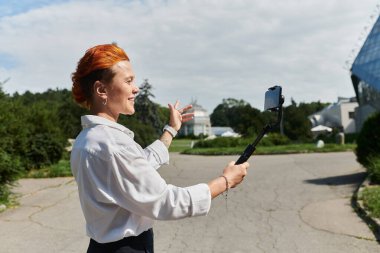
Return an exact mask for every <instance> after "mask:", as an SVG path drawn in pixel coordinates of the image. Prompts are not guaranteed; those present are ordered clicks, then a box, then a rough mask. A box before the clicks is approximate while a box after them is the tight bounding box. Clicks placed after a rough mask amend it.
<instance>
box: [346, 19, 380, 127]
mask: <svg viewBox="0 0 380 253" xmlns="http://www.w3.org/2000/svg"><path fill="white" fill-rule="evenodd" d="M351 80H352V84H353V85H354V89H355V93H356V98H357V101H358V103H359V107H358V108H357V109H356V110H355V117H356V125H357V128H358V129H361V126H362V125H363V123H364V121H365V120H366V118H367V117H368V116H369V115H370V114H372V113H373V112H375V111H380V16H379V17H378V19H377V20H376V23H375V24H374V26H373V27H372V30H371V32H370V33H369V35H368V37H367V39H366V40H365V42H364V44H363V46H362V48H361V49H360V51H359V53H358V55H357V56H356V59H355V60H354V62H353V64H352V67H351Z"/></svg>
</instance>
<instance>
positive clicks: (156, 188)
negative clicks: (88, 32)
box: [71, 44, 248, 253]
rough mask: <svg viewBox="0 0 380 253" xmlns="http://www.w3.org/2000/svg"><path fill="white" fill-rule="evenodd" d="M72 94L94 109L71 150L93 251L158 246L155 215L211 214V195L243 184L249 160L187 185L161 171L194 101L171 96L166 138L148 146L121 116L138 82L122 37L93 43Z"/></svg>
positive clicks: (129, 111) (130, 111)
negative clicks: (173, 182) (143, 145)
mask: <svg viewBox="0 0 380 253" xmlns="http://www.w3.org/2000/svg"><path fill="white" fill-rule="evenodd" d="M72 81H73V87H72V92H73V97H74V99H75V100H76V102H78V103H79V104H80V105H83V106H85V107H87V108H88V109H89V110H90V115H86V116H82V118H81V121H82V126H83V130H82V131H81V133H80V134H79V135H78V137H77V138H76V141H75V143H74V145H73V149H72V152H71V169H72V172H73V174H74V176H75V179H76V181H77V184H78V190H79V198H80V202H81V206H82V210H83V214H84V217H85V219H86V228H87V234H88V235H89V237H91V240H90V244H89V247H88V251H87V252H91V253H92V252H153V232H152V226H153V221H154V220H156V219H159V220H173V219H181V218H185V217H191V216H199V215H206V214H207V213H208V211H209V209H210V205H211V199H213V198H215V197H216V196H218V195H219V194H221V193H223V192H224V191H227V190H228V189H229V188H231V187H235V186H236V185H238V184H239V183H240V182H241V181H242V180H243V178H244V176H245V175H246V173H247V168H248V163H244V164H241V165H234V163H233V162H231V163H230V164H228V165H227V166H226V168H225V169H224V170H223V174H222V176H219V177H217V178H215V179H213V180H211V181H210V182H209V183H208V184H198V185H193V186H189V187H185V188H181V187H176V186H173V185H169V184H166V182H165V180H164V179H163V178H162V177H161V176H160V175H159V174H158V172H157V171H156V169H158V168H159V167H160V166H161V165H162V164H167V163H168V161H169V153H168V148H169V145H170V144H171V141H172V139H173V138H174V136H175V135H176V133H177V131H178V130H179V129H180V127H181V124H182V122H185V121H188V120H190V119H191V118H192V117H193V114H190V113H187V114H186V113H185V112H186V110H188V109H189V108H191V106H186V107H185V108H183V109H179V108H178V101H177V102H176V103H175V104H174V105H171V104H169V110H170V120H169V125H167V126H165V128H164V131H163V133H162V136H161V137H160V139H159V140H156V141H155V142H153V143H152V144H151V145H150V146H148V147H147V148H145V149H142V148H141V147H140V146H139V145H138V144H137V143H136V142H135V141H134V140H133V132H131V131H130V130H129V129H128V128H126V127H124V126H122V125H120V124H118V123H117V120H118V117H119V115H120V114H126V115H132V114H133V113H134V112H135V109H134V103H135V102H134V101H135V96H136V94H137V93H138V91H139V89H138V87H136V86H135V76H134V73H133V70H132V66H131V63H130V61H129V58H128V56H127V55H126V54H125V52H124V51H123V49H121V48H119V47H118V46H117V45H115V44H107V45H99V46H95V47H93V48H90V49H89V50H87V51H86V53H85V55H84V56H83V57H82V58H81V59H80V61H79V62H78V66H77V69H76V71H75V72H74V73H73V74H72Z"/></svg>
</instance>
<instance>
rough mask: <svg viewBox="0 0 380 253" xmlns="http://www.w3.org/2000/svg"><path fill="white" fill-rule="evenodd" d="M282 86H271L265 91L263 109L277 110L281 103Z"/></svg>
mask: <svg viewBox="0 0 380 253" xmlns="http://www.w3.org/2000/svg"><path fill="white" fill-rule="evenodd" d="M281 92H282V88H281V86H277V85H276V86H273V87H271V88H269V89H268V90H267V91H266V92H265V102H264V111H277V110H278V109H279V108H280V106H281V105H282V95H281Z"/></svg>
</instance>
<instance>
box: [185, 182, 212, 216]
mask: <svg viewBox="0 0 380 253" xmlns="http://www.w3.org/2000/svg"><path fill="white" fill-rule="evenodd" d="M185 189H186V190H187V191H188V192H189V195H190V198H191V207H192V212H191V216H201V215H207V214H208V212H209V211H210V208H211V193H210V188H209V187H208V185H207V184H197V185H193V186H189V187H186V188H185Z"/></svg>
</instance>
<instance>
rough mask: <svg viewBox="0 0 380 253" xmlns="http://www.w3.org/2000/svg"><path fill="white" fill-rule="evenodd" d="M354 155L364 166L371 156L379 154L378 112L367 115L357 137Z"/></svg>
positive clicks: (379, 116) (379, 127)
mask: <svg viewBox="0 0 380 253" xmlns="http://www.w3.org/2000/svg"><path fill="white" fill-rule="evenodd" d="M356 141H357V145H358V146H357V149H356V156H357V159H358V161H359V162H360V163H361V164H362V165H364V166H365V167H366V166H367V165H368V164H369V162H370V160H371V158H372V157H375V156H378V155H379V154H380V113H375V114H374V115H372V116H371V117H369V118H368V119H367V120H366V121H365V122H364V125H363V127H362V130H361V131H360V133H359V135H358V137H357V140H356Z"/></svg>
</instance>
